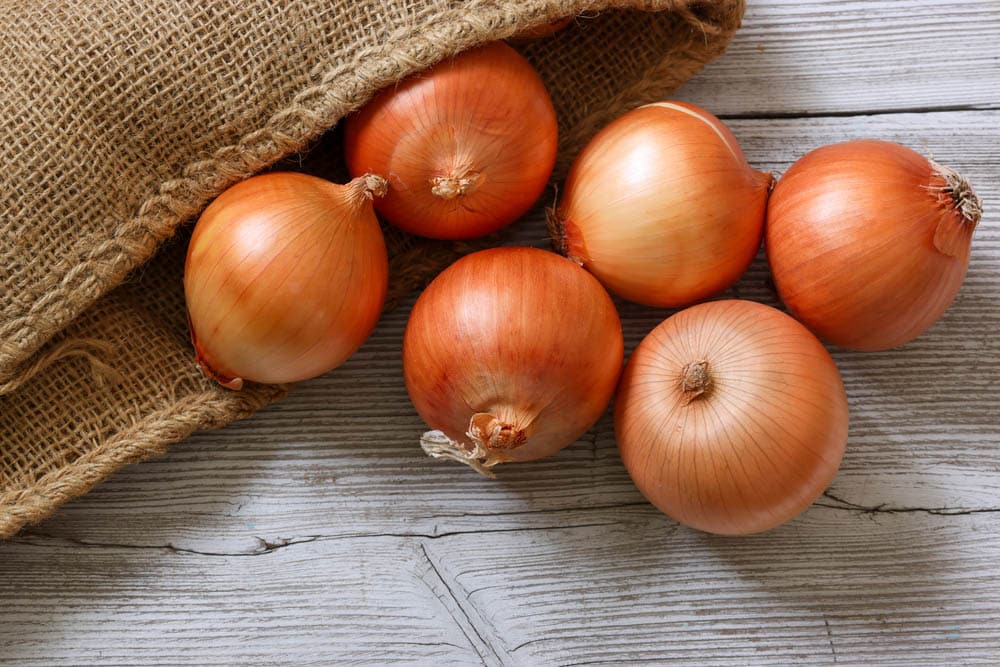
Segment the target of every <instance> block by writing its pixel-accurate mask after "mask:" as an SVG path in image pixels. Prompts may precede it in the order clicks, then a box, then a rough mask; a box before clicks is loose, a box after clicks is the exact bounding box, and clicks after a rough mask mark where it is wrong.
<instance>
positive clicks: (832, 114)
mask: <svg viewBox="0 0 1000 667" xmlns="http://www.w3.org/2000/svg"><path fill="white" fill-rule="evenodd" d="M963 111H975V112H989V111H1000V107H996V106H989V105H986V106H977V105H975V104H951V105H949V104H942V105H929V106H913V107H885V108H882V109H865V110H864V111H861V110H844V111H833V110H827V111H780V112H779V111H775V112H770V113H767V112H765V113H729V114H718V117H719V118H720V119H721V120H779V119H780V120H795V119H798V118H854V117H857V116H891V115H893V114H903V113H923V114H931V113H955V112H963Z"/></svg>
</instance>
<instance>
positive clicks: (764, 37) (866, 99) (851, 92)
mask: <svg viewBox="0 0 1000 667" xmlns="http://www.w3.org/2000/svg"><path fill="white" fill-rule="evenodd" d="M998 42H1000V4H998V3H997V2H995V0H943V1H941V2H926V1H925V0H881V1H875V2H872V1H870V0H847V1H846V2H845V1H844V0H810V1H808V2H801V1H800V0H766V1H761V0H750V1H749V2H747V12H746V16H745V17H744V20H743V27H742V28H741V29H740V30H739V32H737V33H736V37H735V38H734V39H733V42H732V44H731V45H730V47H729V49H728V50H727V51H726V55H725V56H724V57H722V58H720V59H719V60H717V61H716V62H714V63H712V64H710V65H709V66H708V67H707V68H706V69H705V71H704V72H703V73H702V74H701V75H699V76H697V77H695V78H694V79H692V80H691V81H689V82H688V83H687V84H686V85H685V86H684V88H683V89H682V92H681V96H682V97H684V98H686V99H690V100H691V101H693V102H696V103H698V104H702V105H704V106H705V107H706V108H708V109H711V110H712V111H713V112H714V113H716V114H719V115H723V116H767V115H771V116H773V115H781V116H801V115H804V114H811V115H826V114H871V113H891V112H899V111H908V110H911V111H918V110H932V109H996V108H1000V54H998V52H997V46H996V45H997V43H998Z"/></svg>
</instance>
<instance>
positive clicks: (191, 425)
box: [0, 385, 287, 538]
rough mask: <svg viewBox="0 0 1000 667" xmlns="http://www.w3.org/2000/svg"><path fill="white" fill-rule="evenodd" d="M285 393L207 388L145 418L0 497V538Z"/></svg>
mask: <svg viewBox="0 0 1000 667" xmlns="http://www.w3.org/2000/svg"><path fill="white" fill-rule="evenodd" d="M286 393H287V390H286V388H285V387H280V386H273V387H269V386H264V385H258V386H256V387H254V388H253V391H252V392H250V393H247V394H245V395H239V397H238V398H235V399H234V396H236V395H234V396H225V397H221V396H220V394H219V393H218V392H216V391H214V390H207V391H204V392H202V393H198V394H192V395H190V396H187V397H185V398H184V399H182V400H179V401H177V402H176V403H172V404H171V405H170V406H169V407H167V408H165V409H163V410H160V411H157V412H153V413H150V414H148V415H146V417H145V418H144V419H142V420H140V421H137V422H134V423H133V424H131V425H130V426H129V428H127V429H124V430H122V431H119V432H118V433H116V434H115V435H114V436H113V437H111V438H109V439H108V440H107V441H105V442H104V443H102V445H101V447H99V448H98V449H95V450H93V451H91V452H88V453H87V454H84V455H83V456H81V457H80V458H78V459H77V460H76V461H74V462H73V463H72V464H70V465H68V466H66V467H64V468H60V469H58V470H54V471H52V472H50V473H48V474H46V475H44V476H42V477H41V478H40V479H39V480H38V481H37V483H36V484H35V485H34V486H33V487H31V488H28V489H21V490H18V491H14V492H12V493H8V494H4V495H3V496H0V538H5V537H11V536H12V535H14V534H16V533H17V532H18V531H19V530H21V529H22V528H23V527H24V526H26V525H28V524H34V523H38V522H39V521H42V520H44V519H46V518H48V517H49V516H50V515H51V514H52V513H53V512H54V511H55V510H56V509H57V508H58V507H59V506H60V505H62V504H64V503H66V502H69V501H70V500H73V499H74V498H78V497H80V496H82V495H83V494H85V493H87V491H89V490H90V489H91V488H93V487H94V485H96V484H98V483H99V482H101V481H103V480H104V479H106V478H107V477H108V475H110V474H111V473H113V472H115V471H116V470H118V469H120V468H122V467H124V466H126V465H129V464H130V463H138V462H139V461H143V460H146V459H148V458H151V457H153V456H157V455H159V454H163V453H164V452H165V451H166V450H167V447H168V446H169V445H170V444H172V443H174V442H177V441H178V440H181V439H183V438H185V437H187V436H188V435H190V434H191V433H192V432H193V431H195V430H198V429H209V428H218V427H220V426H224V425H226V424H228V423H229V422H231V421H234V420H236V419H244V418H246V417H249V416H250V415H252V414H253V413H254V412H255V411H257V410H258V409H259V408H260V407H261V406H262V405H265V404H267V403H270V402H272V401H276V400H278V399H279V398H281V397H283V396H284V395H285V394H286ZM220 399H221V400H220Z"/></svg>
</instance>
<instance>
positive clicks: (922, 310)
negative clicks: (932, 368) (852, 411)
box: [766, 140, 982, 350]
mask: <svg viewBox="0 0 1000 667" xmlns="http://www.w3.org/2000/svg"><path fill="white" fill-rule="evenodd" d="M981 211H982V205H981V202H980V201H979V198H978V197H977V196H976V195H975V192H973V190H972V188H971V187H970V186H969V184H968V182H967V181H965V180H964V179H963V178H962V177H961V176H959V175H958V174H957V173H956V172H954V171H953V170H951V169H948V168H946V167H942V166H940V165H936V164H934V163H932V162H930V161H929V160H927V159H926V158H924V157H923V156H921V155H920V154H919V153H917V152H915V151H913V150H911V149H909V148H906V147H904V146H900V145H899V144H896V143H892V142H887V141H875V140H859V141H849V142H844V143H840V144H833V145H830V146H824V147H822V148H818V149H816V150H814V151H812V152H810V153H807V154H806V155H805V156H804V157H802V158H801V159H800V160H798V161H797V162H796V163H795V164H794V165H792V167H791V168H790V169H789V170H788V171H787V172H786V173H785V175H784V176H782V178H781V180H780V181H779V182H778V184H777V185H776V186H775V188H774V192H773V193H772V194H771V199H770V203H769V207H768V215H767V231H766V248H767V256H768V260H769V261H770V264H771V271H772V274H773V276H774V283H775V286H776V287H777V289H778V293H779V294H780V296H781V299H782V301H784V303H785V305H786V306H787V307H788V309H789V310H790V311H791V312H792V313H793V314H794V315H795V316H796V317H797V318H798V319H799V320H801V321H802V322H803V323H805V324H806V326H808V327H809V328H810V329H812V330H813V331H814V332H815V333H816V334H817V335H818V336H820V337H821V338H823V339H824V340H826V341H828V342H830V343H834V344H836V345H839V346H841V347H845V348H849V349H853V350H885V349H889V348H893V347H897V346H899V345H903V344H904V343H907V342H909V341H911V340H913V339H914V338H916V337H917V336H919V335H920V334H921V333H923V332H924V331H926V330H927V329H928V328H929V327H930V326H931V325H933V324H934V323H935V322H937V321H938V320H939V319H940V318H941V316H942V315H943V314H944V313H945V311H946V310H947V309H948V306H949V305H950V304H951V302H952V301H953V300H954V299H955V296H956V295H957V294H958V291H959V289H960V288H961V285H962V281H963V280H964V278H965V273H966V270H967V268H968V264H969V252H970V247H971V243H972V234H973V231H974V230H975V227H976V224H977V223H978V222H979V217H980V215H981Z"/></svg>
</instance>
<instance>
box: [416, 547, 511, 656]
mask: <svg viewBox="0 0 1000 667" xmlns="http://www.w3.org/2000/svg"><path fill="white" fill-rule="evenodd" d="M420 551H421V553H423V555H424V560H426V561H427V564H428V565H430V567H431V571H433V572H434V576H435V577H436V578H437V580H438V581H439V582H441V585H442V586H443V587H444V591H445V593H446V594H447V595H448V597H449V598H450V599H451V601H452V602H453V603H454V606H455V607H456V608H457V609H458V611H459V612H460V613H461V614H462V617H463V618H464V619H465V623H462V621H461V620H460V619H459V618H457V617H456V616H455V614H454V612H453V611H452V610H451V609H450V608H449V606H448V605H447V604H444V601H443V600H442V601H441V602H442V604H444V607H445V610H446V611H447V612H448V614H449V616H451V618H452V620H453V621H455V625H457V626H458V629H459V630H460V631H461V632H462V634H463V635H464V636H465V638H466V639H467V640H468V641H469V646H470V647H471V648H472V650H473V651H475V652H476V655H478V656H479V659H480V660H482V661H483V664H487V658H488V657H489V656H486V655H483V652H482V651H481V650H480V649H479V646H478V645H477V644H476V642H474V641H473V640H472V637H470V636H469V633H468V632H466V630H465V626H466V625H468V627H469V628H470V629H471V630H472V632H473V633H474V634H475V635H476V637H477V638H478V639H479V643H480V644H482V645H483V646H485V647H486V648H488V649H489V651H490V653H492V654H493V657H495V658H496V660H497V663H498V664H504V663H505V662H509V660H507V661H505V660H504V659H503V658H501V656H500V651H498V650H497V648H496V647H495V646H494V645H493V643H492V642H490V641H489V640H488V639H487V638H486V637H484V636H483V634H482V633H481V632H480V631H479V628H478V627H476V623H475V622H474V621H473V620H472V616H471V614H469V611H468V610H467V609H466V608H465V606H464V605H463V604H462V603H461V602H460V601H459V599H458V596H457V595H455V591H454V590H453V589H452V587H451V584H450V583H449V582H448V579H446V578H445V576H444V575H443V574H441V571H440V570H439V569H438V566H437V563H435V562H434V559H433V558H431V556H430V554H429V553H427V547H426V546H424V543H423V542H421V543H420ZM432 592H433V593H434V594H435V595H437V591H435V590H433V589H432ZM476 616H479V614H478V613H476Z"/></svg>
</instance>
